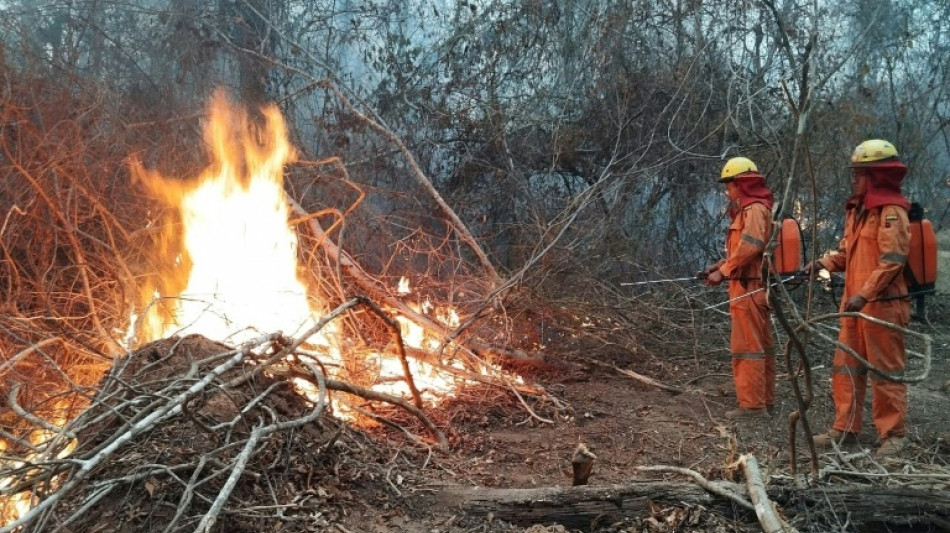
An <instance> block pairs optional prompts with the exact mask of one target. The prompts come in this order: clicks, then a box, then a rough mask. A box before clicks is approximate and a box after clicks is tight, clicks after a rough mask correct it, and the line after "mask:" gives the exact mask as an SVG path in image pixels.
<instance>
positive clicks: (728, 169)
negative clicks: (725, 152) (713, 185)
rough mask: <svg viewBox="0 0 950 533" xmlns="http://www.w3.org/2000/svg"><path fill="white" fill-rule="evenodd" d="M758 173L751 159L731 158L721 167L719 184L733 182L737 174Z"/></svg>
mask: <svg viewBox="0 0 950 533" xmlns="http://www.w3.org/2000/svg"><path fill="white" fill-rule="evenodd" d="M758 171H759V168H758V167H756V166H755V163H753V162H752V160H751V159H749V158H747V157H733V158H732V159H730V160H729V161H726V165H725V166H724V167H722V174H720V175H719V182H720V183H724V182H727V181H731V180H734V179H735V178H736V176H738V175H739V174H743V173H746V172H758Z"/></svg>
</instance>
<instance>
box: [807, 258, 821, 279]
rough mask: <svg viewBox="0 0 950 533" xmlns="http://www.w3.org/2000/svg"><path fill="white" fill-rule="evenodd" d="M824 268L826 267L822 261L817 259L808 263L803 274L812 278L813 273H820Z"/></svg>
mask: <svg viewBox="0 0 950 533" xmlns="http://www.w3.org/2000/svg"><path fill="white" fill-rule="evenodd" d="M823 268H825V267H824V265H822V264H821V261H819V260H817V259H815V260H814V261H812V262H811V263H808V264H807V265H805V268H804V270H803V272H804V273H805V275H806V276H811V273H812V272H818V271H819V270H821V269H823Z"/></svg>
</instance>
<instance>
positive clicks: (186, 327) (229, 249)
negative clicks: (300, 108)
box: [0, 95, 542, 533]
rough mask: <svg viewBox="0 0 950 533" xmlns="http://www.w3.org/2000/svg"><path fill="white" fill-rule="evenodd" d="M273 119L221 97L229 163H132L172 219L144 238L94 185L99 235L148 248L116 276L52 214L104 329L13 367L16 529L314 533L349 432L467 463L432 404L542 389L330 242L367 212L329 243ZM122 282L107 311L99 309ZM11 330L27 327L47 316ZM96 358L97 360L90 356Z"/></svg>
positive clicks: (48, 340) (5, 466) (10, 516)
mask: <svg viewBox="0 0 950 533" xmlns="http://www.w3.org/2000/svg"><path fill="white" fill-rule="evenodd" d="M262 117H263V118H262V120H260V121H252V120H250V119H249V118H248V117H247V116H246V115H245V114H244V113H241V112H239V111H236V110H235V109H234V108H233V107H231V106H230V105H229V104H228V102H227V100H226V99H225V98H224V97H223V96H222V95H218V96H216V98H215V99H214V101H213V103H212V106H211V108H210V113H209V119H208V122H207V125H206V127H205V138H206V141H207V144H208V147H209V152H210V153H211V156H212V162H211V164H210V165H209V166H208V167H207V168H206V170H205V171H204V172H202V173H201V174H200V175H199V176H197V177H194V178H186V179H178V178H169V177H166V176H163V175H161V174H160V173H158V172H156V171H152V170H148V169H147V168H146V166H145V165H144V164H142V163H140V162H133V164H132V175H133V178H134V180H133V181H134V182H135V183H136V184H137V186H139V187H140V188H142V187H144V189H145V190H146V191H147V192H148V193H149V196H150V197H151V198H153V199H157V200H158V201H159V202H160V204H161V208H160V209H157V210H156V211H155V213H157V214H154V215H153V214H152V213H151V212H150V213H149V214H148V216H147V217H146V220H144V222H140V224H144V226H145V227H144V228H139V229H137V230H135V232H125V231H124V230H122V227H123V223H120V222H119V221H118V220H116V219H115V218H114V217H111V215H109V214H108V212H107V210H105V208H104V206H102V205H99V206H95V205H94V204H95V194H92V193H88V192H87V194H88V197H86V198H85V199H86V200H87V201H88V203H89V204H90V205H92V206H93V207H91V208H90V209H91V210H92V211H95V210H96V209H99V210H100V211H96V212H97V213H98V217H99V218H98V219H96V220H94V221H93V222H95V223H99V224H100V225H101V224H102V223H103V220H106V221H107V222H108V224H106V227H107V228H109V231H110V233H109V235H110V238H113V239H117V240H125V241H127V242H130V243H133V242H134V243H138V245H139V246H138V248H140V249H142V251H141V252H140V254H139V256H138V257H137V259H136V260H134V261H130V262H129V263H128V264H126V263H123V262H121V261H122V260H121V259H119V260H118V261H119V263H120V266H119V267H115V268H114V271H109V270H108V269H107V266H106V263H110V262H109V261H103V266H102V268H98V269H96V268H88V270H89V272H90V273H91V274H89V273H87V272H85V270H86V268H85V267H84V265H86V264H93V263H94V262H93V261H91V260H90V261H89V262H88V263H83V261H84V258H83V256H82V253H83V250H86V251H87V252H88V253H89V254H94V253H95V251H89V250H88V248H89V246H88V245H87V244H86V243H85V242H84V241H83V240H82V238H83V237H82V236H83V235H85V234H84V233H83V232H82V231H81V230H79V229H77V228H78V225H79V224H78V222H74V221H72V220H71V219H69V217H70V216H72V215H73V212H71V211H69V210H68V209H64V208H62V207H61V206H60V205H59V204H57V203H56V201H55V199H50V203H49V205H47V206H46V208H47V211H48V212H50V213H53V214H54V215H55V214H57V213H58V214H59V216H60V219H58V221H59V225H58V226H57V225H55V224H54V225H53V228H54V229H56V228H58V229H59V232H60V233H63V232H64V231H65V232H66V233H70V232H72V233H73V234H74V235H79V237H77V238H76V240H75V242H71V243H70V245H71V246H70V247H68V249H69V250H71V252H72V254H73V257H72V259H74V260H75V261H77V265H78V266H76V267H75V272H78V273H79V275H76V276H75V279H76V280H77V281H76V283H77V284H78V286H80V287H85V290H84V291H83V290H80V291H79V292H80V294H84V295H85V299H84V298H82V297H74V299H75V300H77V301H76V302H75V303H74V307H76V308H77V309H75V310H74V312H75V314H76V315H81V316H84V317H92V319H90V320H87V321H86V322H84V323H83V325H82V327H75V329H76V332H75V334H73V335H69V334H63V335H60V336H48V337H43V335H40V334H38V333H37V332H42V330H40V329H36V328H34V329H33V330H31V331H32V332H33V335H32V336H28V337H27V336H26V334H24V337H25V339H24V342H25V343H27V344H28V346H27V347H26V348H25V349H21V351H19V352H17V353H15V354H14V355H13V356H12V357H6V358H5V362H4V363H3V372H4V376H5V380H4V382H5V387H6V388H5V390H4V391H2V392H4V393H5V394H6V396H7V402H6V403H7V407H9V409H7V408H5V409H4V411H3V413H2V418H0V422H2V424H3V427H2V433H0V446H2V451H3V456H2V461H0V513H2V519H0V533H5V532H7V531H31V530H34V531H40V530H42V531H104V530H110V531H143V530H148V531H160V530H161V531H169V532H171V531H181V530H187V531H224V530H227V531H241V530H248V531H251V530H253V531H262V530H268V529H272V528H273V527H274V525H275V524H277V523H280V524H282V525H283V526H284V528H285V529H284V530H295V529H294V527H292V526H293V524H295V523H300V524H303V523H304V521H306V525H307V527H311V526H313V525H314V524H319V523H320V521H321V520H324V521H325V520H326V519H327V518H330V517H328V516H326V515H325V514H326V513H327V512H328V510H327V507H326V505H324V504H325V503H326V499H327V498H328V497H329V496H328V494H327V493H326V491H325V490H324V489H320V490H319V491H317V490H316V489H315V487H317V486H318V481H319V480H320V479H321V477H322V476H323V475H324V472H323V470H321V468H329V467H328V466H327V465H329V464H331V463H333V464H335V466H334V467H333V468H334V469H335V470H336V475H337V476H339V475H340V468H339V463H338V462H336V460H335V459H332V456H333V454H334V450H335V443H338V439H339V436H340V435H341V432H342V431H344V429H345V428H346V427H349V426H350V425H360V424H361V423H363V422H365V421H377V422H378V421H380V420H383V421H385V422H386V423H388V424H389V425H393V426H396V427H400V428H402V431H403V434H404V435H405V438H407V439H409V440H411V441H412V442H413V444H415V445H418V446H420V447H423V448H429V449H434V450H446V449H447V448H448V442H447V439H446V437H445V435H444V433H443V430H442V429H440V425H439V424H438V423H437V422H434V421H433V420H432V419H430V417H429V416H428V415H427V411H429V410H430V408H431V407H432V406H434V405H436V404H438V402H440V401H442V400H444V399H446V398H450V397H452V396H453V395H454V394H456V393H457V392H458V391H459V390H461V387H462V386H464V385H465V384H466V383H481V384H487V385H492V386H497V387H499V388H500V390H505V391H515V394H518V393H519V392H527V393H534V394H540V393H541V392H542V391H539V390H537V389H533V388H531V387H528V386H526V385H524V384H523V383H522V382H521V380H520V378H518V377H517V376H513V375H511V374H508V373H506V372H504V371H502V370H501V369H500V368H498V367H496V366H495V365H494V364H492V363H491V361H490V360H489V358H488V357H486V354H488V351H487V350H486V349H485V347H484V345H479V346H476V343H474V341H471V339H470V340H469V341H468V342H465V343H463V342H461V340H460V339H461V338H462V337H463V336H462V335H461V334H462V332H463V331H464V330H465V329H466V328H467V327H468V326H470V325H471V321H470V322H469V323H465V324H460V321H459V316H458V314H457V313H456V311H455V310H454V309H453V308H450V307H447V306H446V307H441V308H440V307H438V306H435V305H432V304H431V303H429V302H426V301H423V302H417V301H413V300H412V299H411V291H412V289H411V288H410V287H408V285H407V284H406V283H405V282H404V283H402V284H401V286H400V287H399V288H395V287H393V288H388V287H384V286H382V284H380V283H379V282H378V280H376V279H375V278H373V277H372V276H370V275H369V274H367V273H365V272H364V271H363V270H362V269H361V268H360V267H359V265H358V264H357V263H356V261H354V260H353V259H352V258H351V257H349V256H348V255H347V254H346V253H345V252H344V251H343V250H341V249H340V248H339V247H338V246H337V245H336V244H335V243H334V242H333V239H332V238H331V235H332V233H333V231H334V230H335V229H337V230H338V229H339V224H340V222H341V221H342V215H343V214H345V213H346V212H349V211H352V209H353V206H351V207H350V208H349V209H348V210H343V211H337V210H334V211H333V213H331V215H334V216H332V217H331V218H334V219H335V220H336V222H335V223H334V224H331V225H330V227H327V228H324V227H322V226H321V224H320V221H321V220H322V219H321V218H320V216H318V215H325V214H326V213H318V214H311V213H307V212H306V211H305V210H304V209H303V208H302V207H301V206H300V205H299V204H297V203H296V202H294V200H293V199H291V198H288V197H287V196H286V194H285V190H284V184H283V173H284V171H285V167H286V166H287V165H288V164H290V163H292V162H293V161H294V157H295V155H294V150H293V148H292V147H291V145H290V144H289V142H288V140H287V137H288V136H287V132H286V128H285V125H284V122H283V120H282V118H281V116H280V114H279V112H278V111H277V109H276V108H275V107H269V108H265V109H264V110H263V113H262ZM80 148H81V147H80ZM324 164H328V165H333V164H334V163H333V162H332V161H330V162H324ZM338 168H341V167H338ZM343 172H345V170H343ZM22 173H23V174H24V175H27V176H28V178H29V177H33V178H35V173H34V174H31V170H30V169H29V168H27V167H23V169H22ZM31 183H32V184H33V190H35V191H41V190H43V188H44V187H46V186H47V184H46V183H45V182H43V181H42V180H39V179H35V180H34V181H31ZM80 185H81V186H80ZM93 186H94V184H89V183H84V184H77V189H80V190H83V191H88V190H89V188H90V187H93ZM21 212H24V211H23V209H21ZM8 218H9V217H8ZM112 231H115V232H116V234H115V235H113V234H112V233H111V232H112ZM133 233H134V234H133ZM87 236H88V235H87ZM41 237H42V236H41ZM54 237H55V236H54V235H50V236H49V238H50V239H51V241H52V242H55V241H56V240H57V239H55V238H54ZM301 237H303V238H305V239H307V243H308V244H312V245H313V248H314V249H319V250H320V253H321V254H322V256H321V257H322V259H321V260H317V259H313V257H314V254H315V252H310V255H309V257H311V259H310V261H309V262H308V261H304V262H303V263H302V262H301V260H300V258H301V257H305V256H308V255H307V254H304V253H302V252H301V250H300V242H299V239H300V238H301ZM43 238H46V237H43ZM106 241H108V239H105V240H104V239H96V242H98V243H100V244H102V243H103V242H106ZM142 243H145V245H144V246H142ZM117 247H119V246H118V245H117V244H115V243H110V244H109V249H110V250H113V249H114V248H117ZM8 250H9V248H8ZM116 257H122V254H116ZM320 261H322V262H323V264H324V268H323V271H324V272H323V274H317V273H316V270H317V268H316V267H315V266H314V264H315V263H318V262H320ZM11 264H16V262H15V261H14V262H12V263H11ZM326 265H331V266H326ZM22 272H24V271H22V270H21V271H17V272H16V273H21V274H22ZM333 273H339V275H336V276H335V277H334V276H331V274H333ZM110 274H114V275H115V276H116V278H117V279H116V280H114V281H113V282H111V284H110V283H109V282H108V279H107V278H108V277H109V275H110ZM90 275H91V276H93V278H89V276H90ZM84 276H85V278H84ZM321 276H323V277H321ZM343 278H346V279H347V282H346V283H344V281H343ZM90 279H92V281H90ZM115 287H121V288H122V289H121V290H119V291H118V294H119V295H118V296H112V299H111V300H106V302H107V303H108V309H107V312H103V311H102V309H96V308H95V305H99V306H100V307H102V304H103V300H104V298H103V297H102V296H101V295H102V294H111V293H110V292H109V289H110V288H111V289H112V293H116V291H117V290H116V289H115ZM42 289H43V288H42V287H32V291H33V292H31V294H32V295H33V296H35V295H36V294H37V293H38V291H41V290H42ZM347 294H360V296H351V297H348V296H346V295H347ZM364 295H365V296H364ZM46 297H47V298H48V299H53V298H56V297H57V296H56V295H55V294H52V295H50V294H49V291H47V296H46ZM14 303H15V302H8V305H12V304H14ZM486 305H487V304H486ZM50 306H51V305H50V303H49V302H48V301H47V302H46V308H47V309H49V308H50ZM53 307H56V306H55V305H53ZM36 308H37V309H36V314H39V312H40V311H39V310H40V309H42V306H40V305H37V306H36ZM56 308H57V309H59V307H56ZM477 313H478V311H477V310H476V311H475V313H470V315H474V314H477ZM110 315H111V316H112V317H114V319H113V320H112V321H111V323H106V322H104V321H102V322H101V323H100V322H97V321H96V317H100V316H110ZM10 316H13V317H14V318H17V320H16V321H8V323H6V324H5V325H4V327H6V328H7V330H8V331H10V328H11V326H10V324H14V323H15V324H18V325H19V326H20V327H24V328H26V327H27V326H25V324H29V323H30V320H31V319H32V317H29V316H23V315H16V314H13V315H10ZM8 319H9V317H8ZM54 319H55V317H49V318H48V320H54ZM9 320H12V319H9ZM64 323H67V324H69V322H68V321H66V320H64ZM70 327H72V326H70ZM85 328H91V329H92V330H94V331H97V332H99V333H101V334H100V335H94V336H90V335H89V334H85V335H83V334H82V331H83V330H84V329H85ZM67 333H68V332H67ZM103 339H107V340H105V341H103ZM76 346H79V348H78V352H77V353H80V354H82V357H79V356H71V355H70V353H71V352H72V351H73V350H74V349H76V348H75V347H76ZM4 349H5V350H6V349H9V347H5V348H4ZM41 370H42V371H41ZM50 373H52V374H53V376H52V377H50V378H49V379H48V382H49V386H47V387H45V388H42V387H37V385H38V384H39V381H41V380H37V379H35V378H36V377H37V376H40V375H43V376H45V375H47V374H50ZM44 379H46V378H44ZM57 384H58V386H57ZM40 389H42V390H44V391H45V392H43V393H42V394H38V393H37V391H38V390H40ZM393 420H396V422H398V425H397V423H396V422H393ZM344 470H345V469H344ZM357 477H358V476H357ZM323 486H325V484H324V485H323ZM321 517H323V518H321ZM288 527H289V528H290V529H287V528H288ZM303 527H304V526H303V525H301V530H303V529H302V528H303Z"/></svg>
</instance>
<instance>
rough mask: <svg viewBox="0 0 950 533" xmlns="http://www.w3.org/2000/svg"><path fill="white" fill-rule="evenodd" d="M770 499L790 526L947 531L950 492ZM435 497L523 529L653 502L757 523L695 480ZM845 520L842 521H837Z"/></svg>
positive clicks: (846, 490)
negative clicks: (697, 507)
mask: <svg viewBox="0 0 950 533" xmlns="http://www.w3.org/2000/svg"><path fill="white" fill-rule="evenodd" d="M768 493H769V497H770V498H771V499H772V501H775V502H776V503H778V504H779V505H781V506H783V509H782V511H783V513H784V516H785V517H786V518H787V519H789V520H790V521H794V520H795V519H796V518H799V519H804V521H805V523H819V524H821V523H829V522H828V521H829V519H831V520H834V522H831V523H839V522H838V520H840V523H841V524H843V523H845V522H846V521H850V523H851V524H852V525H853V526H854V530H855V531H862V532H878V531H880V532H885V531H947V530H948V529H947V528H948V527H950V492H947V491H936V490H921V489H910V488H885V487H870V486H858V485H841V486H822V487H816V488H806V489H796V488H793V487H779V488H776V487H772V488H770V489H769V491H768ZM429 498H431V499H432V500H431V503H432V504H433V506H442V507H445V508H448V509H459V510H461V511H463V512H465V513H467V514H470V515H474V516H485V515H488V514H489V513H491V514H492V515H493V516H494V517H495V518H497V519H499V520H504V521H506V522H511V523H513V524H517V525H522V526H525V525H529V524H538V523H558V524H561V525H563V526H565V527H567V528H580V529H585V530H586V529H589V528H590V527H591V526H592V525H593V524H594V523H595V522H596V523H597V524H604V523H611V522H616V521H619V520H622V519H624V518H635V517H646V516H649V515H650V503H651V502H652V503H653V504H657V505H661V506H681V505H702V506H703V507H705V508H707V509H709V510H710V511H712V512H715V513H717V514H720V515H723V516H727V517H729V518H743V519H747V520H749V521H750V523H754V522H755V521H756V518H755V516H754V514H753V513H750V512H748V511H744V510H742V509H739V508H737V507H736V506H735V505H733V503H732V502H730V501H726V500H724V499H722V498H719V497H716V496H713V495H711V494H710V493H708V492H706V491H705V490H703V489H702V488H700V487H699V486H697V485H694V484H692V483H679V482H676V483H670V482H662V481H634V482H631V483H627V484H623V485H607V486H600V487H598V486H589V485H584V486H576V487H543V488H536V489H496V488H481V487H461V486H449V487H444V488H442V489H440V490H438V491H436V492H435V493H433V494H432V496H429ZM835 517H837V519H835Z"/></svg>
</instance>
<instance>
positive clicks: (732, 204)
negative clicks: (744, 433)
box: [705, 157, 775, 419]
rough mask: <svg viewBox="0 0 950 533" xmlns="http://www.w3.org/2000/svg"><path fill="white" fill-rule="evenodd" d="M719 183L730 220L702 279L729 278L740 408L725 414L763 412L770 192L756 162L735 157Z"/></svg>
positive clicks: (766, 404) (769, 377) (767, 371)
mask: <svg viewBox="0 0 950 533" xmlns="http://www.w3.org/2000/svg"><path fill="white" fill-rule="evenodd" d="M719 181H720V183H725V185H726V194H727V195H728V196H729V215H730V217H731V218H732V224H731V225H730V226H729V231H728V233H727V235H726V258H725V259H724V260H723V261H720V262H718V263H716V264H714V265H711V266H709V267H708V268H706V270H705V274H706V283H707V284H709V285H714V286H715V285H719V284H720V283H722V281H723V280H724V279H725V278H727V277H728V278H729V313H730V315H731V317H732V335H731V339H730V343H729V349H730V352H731V353H732V376H733V380H734V382H735V386H736V397H737V399H738V402H739V408H738V409H734V410H731V411H727V412H726V418H731V419H745V418H758V417H763V416H768V414H769V413H770V412H771V411H772V407H773V406H774V405H775V340H774V337H773V336H772V328H771V325H770V323H769V307H768V301H767V299H766V294H765V291H764V290H763V287H764V285H763V281H762V254H763V252H764V251H765V245H766V243H767V242H769V239H770V238H771V236H772V216H771V212H772V204H773V202H774V200H773V198H772V191H770V190H769V189H768V187H766V185H765V177H764V176H762V174H759V170H758V168H757V167H756V166H755V163H753V162H752V161H750V160H749V159H747V158H745V157H734V158H732V159H730V160H729V161H727V162H726V164H725V166H724V167H723V168H722V174H721V175H720V179H719Z"/></svg>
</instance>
